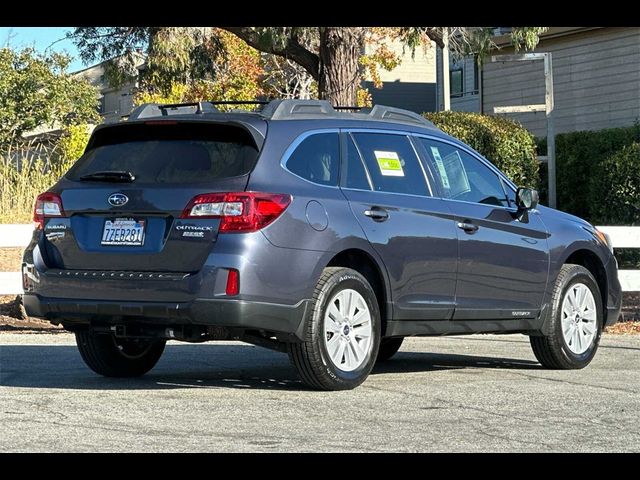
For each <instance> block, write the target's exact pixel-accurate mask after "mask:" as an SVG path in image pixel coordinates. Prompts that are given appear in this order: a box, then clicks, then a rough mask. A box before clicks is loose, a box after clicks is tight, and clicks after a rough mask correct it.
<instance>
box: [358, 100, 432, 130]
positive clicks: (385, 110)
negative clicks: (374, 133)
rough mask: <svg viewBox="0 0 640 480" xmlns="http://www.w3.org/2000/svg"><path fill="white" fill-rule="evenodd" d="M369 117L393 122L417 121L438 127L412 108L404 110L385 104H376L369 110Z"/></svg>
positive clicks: (423, 124)
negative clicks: (411, 109)
mask: <svg viewBox="0 0 640 480" xmlns="http://www.w3.org/2000/svg"><path fill="white" fill-rule="evenodd" d="M369 117H371V118H372V119H373V118H375V119H380V120H390V121H392V122H404V123H415V124H417V125H421V126H423V127H424V126H427V127H431V128H437V127H436V126H435V125H434V124H433V123H431V122H430V121H429V120H427V119H426V118H424V117H423V116H422V115H419V114H417V113H415V112H412V111H410V110H404V109H402V108H396V107H387V106H384V105H376V106H374V107H373V108H372V109H371V111H370V112H369Z"/></svg>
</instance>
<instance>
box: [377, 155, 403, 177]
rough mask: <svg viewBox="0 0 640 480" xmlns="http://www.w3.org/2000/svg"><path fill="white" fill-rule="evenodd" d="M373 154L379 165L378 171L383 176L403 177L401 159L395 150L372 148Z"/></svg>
mask: <svg viewBox="0 0 640 480" xmlns="http://www.w3.org/2000/svg"><path fill="white" fill-rule="evenodd" d="M373 153H374V155H375V156H376V160H377V161H378V167H380V173H381V174H382V175H384V176H385V177H404V170H402V161H401V160H400V157H398V154H397V153H396V152H383V151H380V150H374V151H373Z"/></svg>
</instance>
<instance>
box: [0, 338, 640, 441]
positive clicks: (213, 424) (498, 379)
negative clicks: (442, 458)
mask: <svg viewBox="0 0 640 480" xmlns="http://www.w3.org/2000/svg"><path fill="white" fill-rule="evenodd" d="M639 411H640V336H639V335H636V336H615V335H605V336H604V337H603V340H602V343H601V347H600V350H599V352H598V354H597V355H596V358H595V360H594V362H593V363H592V364H591V365H590V366H589V367H588V368H586V369H585V370H579V371H549V370H544V369H542V368H541V367H540V366H539V364H538V363H537V362H536V361H535V357H534V356H533V353H532V352H531V349H530V347H529V342H528V339H527V338H526V337H524V336H520V335H514V336H496V335H483V336H473V337H441V338H412V339H408V340H406V341H405V344H404V345H403V347H402V349H401V351H400V353H398V355H397V356H396V357H394V359H393V360H391V361H389V362H387V363H385V364H383V365H379V366H378V367H376V369H375V370H374V372H373V373H372V375H371V376H370V377H369V379H368V380H367V381H366V382H365V383H364V384H363V385H362V386H360V387H359V388H357V389H355V390H353V391H347V392H316V391H310V390H307V389H305V388H304V386H303V385H302V383H301V382H300V381H299V380H298V379H297V377H296V373H295V371H294V369H293V368H292V367H291V366H290V365H289V360H288V358H287V356H286V355H285V354H282V353H277V352H272V351H269V350H264V349H261V348H258V347H254V346H250V345H246V344H242V343H236V342H219V343H208V344H200V345H188V344H178V343H171V344H169V345H168V346H167V349H166V350H165V354H164V355H163V357H162V359H161V360H160V362H159V363H158V365H157V366H156V368H154V369H153V370H152V371H151V372H150V373H149V374H147V375H146V376H144V377H142V378H139V379H124V380H123V379H108V378H103V377H99V376H97V375H95V374H94V373H93V372H91V371H90V370H88V369H87V368H86V367H85V366H84V364H83V362H82V360H81V358H80V355H79V353H78V351H77V349H76V347H75V342H74V337H73V336H72V335H69V334H0V451H2V452H10V451H46V452H66V451H209V452H214V451H267V452H269V451H273V452H281V451H314V452H350V451H363V452H381V451H401V452H415V451H434V452H437V451H473V452H475V451H486V452H502V451H558V452H570V451H578V452H585V451H633V452H638V451H640V420H639V418H640V416H639V415H638V412H639Z"/></svg>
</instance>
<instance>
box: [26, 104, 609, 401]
mask: <svg viewBox="0 0 640 480" xmlns="http://www.w3.org/2000/svg"><path fill="white" fill-rule="evenodd" d="M537 203H538V196H537V192H535V191H534V190H531V189H529V188H518V187H517V186H516V185H514V184H513V183H512V182H511V181H510V180H509V179H508V178H507V177H506V176H505V175H504V174H503V173H502V172H500V171H499V170H498V169H496V167H494V166H493V165H492V164H491V163H490V161H488V160H487V159H485V158H483V157H482V156H481V155H480V154H478V152H476V151H474V150H473V149H471V148H470V147H468V146H467V145H465V144H463V143H461V142H460V141H458V140H456V139H455V138H452V137H450V136H448V135H446V134H444V133H443V132H442V131H440V130H439V129H437V128H436V127H435V126H434V125H433V124H431V123H430V122H428V121H426V120H425V119H424V118H422V117H421V116H419V115H417V114H414V113H412V112H408V111H405V110H400V109H395V108H391V107H383V106H379V105H378V106H375V107H374V108H373V109H371V110H362V111H360V112H346V111H339V110H336V109H334V108H332V106H331V105H330V104H329V103H327V102H324V101H314V100H306V101H303V100H275V101H272V102H270V103H268V104H266V105H262V108H261V109H260V110H259V111H255V112H250V111H237V110H236V111H231V112H221V111H219V110H218V109H217V107H216V106H215V105H213V104H212V103H206V102H202V103H197V104H180V105H156V104H147V105H143V106H141V107H138V108H137V109H136V110H135V111H134V112H133V113H132V114H131V115H130V117H129V118H128V120H127V121H124V122H120V123H116V124H109V125H101V126H99V127H98V128H96V129H95V131H94V132H93V134H92V136H91V139H90V141H89V144H88V146H87V148H86V151H85V153H84V154H83V155H82V157H81V158H80V159H79V160H78V161H77V162H76V163H75V165H74V166H73V167H72V168H71V169H70V170H69V171H68V172H67V173H66V174H65V175H64V177H63V178H62V179H61V180H60V181H59V182H58V183H57V184H56V185H54V186H53V187H52V188H51V189H50V190H49V191H47V192H45V193H43V194H41V195H40V196H39V197H38V199H37V201H36V205H35V211H34V221H35V225H36V228H35V231H34V234H33V239H32V241H31V243H30V245H29V246H28V248H27V249H26V251H25V254H24V259H23V265H22V272H23V284H24V285H23V287H24V292H25V293H24V305H25V308H26V310H27V312H28V314H29V315H32V316H36V317H42V318H46V319H48V320H50V321H51V322H53V323H56V324H62V325H63V326H64V328H66V329H67V330H69V331H72V332H75V335H76V339H77V344H78V348H79V350H80V353H81V355H82V358H83V359H84V361H85V362H86V363H87V365H88V366H89V367H90V368H91V369H93V370H94V371H95V372H97V373H99V374H102V375H106V376H114V377H125V376H137V375H142V374H144V373H146V372H147V371H149V370H150V369H151V368H153V366H154V365H155V364H156V362H157V361H158V359H159V358H160V356H161V354H162V351H163V349H164V346H165V342H166V341H167V340H168V339H174V340H182V341H186V342H203V341H209V340H227V339H239V340H242V341H245V342H249V343H252V344H256V345H260V346H264V347H268V348H273V349H276V350H279V351H283V352H287V353H288V354H289V357H290V359H291V362H292V363H293V365H294V366H295V367H296V369H297V371H298V373H299V375H300V377H301V378H302V380H303V381H304V382H305V383H306V384H307V385H309V386H310V387H313V388H317V389H324V390H341V389H350V388H354V387H356V386H357V385H359V384H360V383H362V382H363V381H364V380H365V379H366V378H367V376H368V375H369V373H370V372H371V370H372V368H373V366H374V364H375V363H376V361H384V360H388V359H389V358H391V357H392V356H393V355H394V354H395V353H396V352H397V351H398V349H399V348H400V346H401V344H402V340H403V338H404V337H406V336H412V335H443V334H470V333H486V332H499V333H523V334H526V335H528V336H529V337H530V340H531V346H532V348H533V352H534V354H535V356H536V357H537V359H538V360H539V361H540V363H541V364H542V365H543V366H545V367H547V368H556V369H572V368H582V367H584V366H586V365H587V364H588V363H589V362H590V361H591V360H592V358H593V357H594V355H595V353H596V350H597V348H598V343H599V340H600V335H601V332H602V329H603V327H604V326H606V325H610V324H612V323H614V322H616V321H617V318H618V315H619V312H620V304H621V293H620V284H619V281H618V276H617V263H616V260H615V258H614V256H613V254H612V248H611V245H610V242H609V240H608V238H607V236H606V235H605V234H603V233H602V232H600V231H598V230H597V229H596V228H594V227H593V226H592V225H590V224H589V223H587V222H586V221H584V220H581V219H579V218H576V217H574V216H571V215H568V214H566V213H562V212H559V211H556V210H552V209H550V208H546V207H543V206H539V205H538V204H537Z"/></svg>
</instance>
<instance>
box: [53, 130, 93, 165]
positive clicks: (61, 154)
mask: <svg viewBox="0 0 640 480" xmlns="http://www.w3.org/2000/svg"><path fill="white" fill-rule="evenodd" d="M91 130H92V129H91V128H90V127H89V125H86V124H81V125H71V126H70V127H68V128H67V129H66V130H65V132H64V133H63V134H62V136H61V137H60V140H59V141H58V145H57V156H58V158H59V162H63V163H64V164H68V163H69V162H71V164H73V162H75V161H76V160H77V159H79V158H80V157H81V156H82V154H83V153H84V149H85V148H86V147H87V143H88V142H89V137H90V136H91ZM68 166H69V167H70V166H71V165H70V164H69V165H68ZM65 171H66V168H65Z"/></svg>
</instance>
